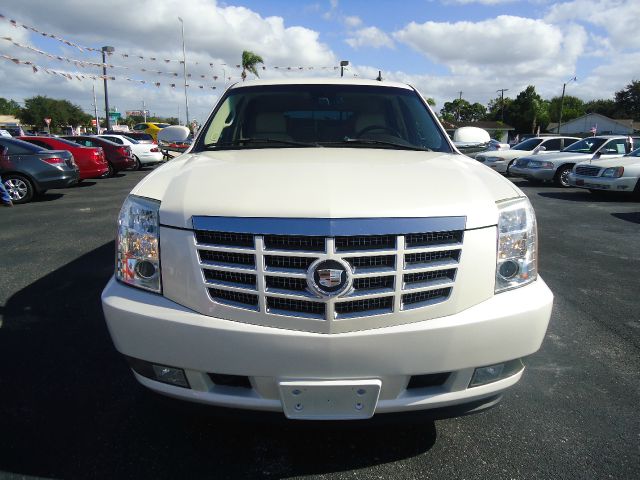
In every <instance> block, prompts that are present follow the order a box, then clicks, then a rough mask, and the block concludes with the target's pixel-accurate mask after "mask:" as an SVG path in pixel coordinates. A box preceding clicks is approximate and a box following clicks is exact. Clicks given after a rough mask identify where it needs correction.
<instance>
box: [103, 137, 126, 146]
mask: <svg viewBox="0 0 640 480" xmlns="http://www.w3.org/2000/svg"><path fill="white" fill-rule="evenodd" d="M104 138H106V139H107V140H109V141H111V142H113V143H117V144H118V145H122V144H124V142H123V141H122V139H120V138H118V137H104Z"/></svg>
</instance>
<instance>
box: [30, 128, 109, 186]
mask: <svg viewBox="0 0 640 480" xmlns="http://www.w3.org/2000/svg"><path fill="white" fill-rule="evenodd" d="M18 138H19V139H20V140H24V141H25V142H29V143H32V144H34V145H38V146H39V147H42V148H46V149H47V150H67V151H69V152H71V154H72V155H73V158H74V159H75V161H76V163H77V164H78V168H80V180H84V179H86V178H99V177H103V176H105V175H106V174H107V173H108V172H109V164H108V163H107V159H106V158H105V157H104V152H103V151H102V148H93V147H83V146H81V145H78V144H77V143H75V142H71V141H69V140H65V139H64V138H56V137H26V136H25V137H18Z"/></svg>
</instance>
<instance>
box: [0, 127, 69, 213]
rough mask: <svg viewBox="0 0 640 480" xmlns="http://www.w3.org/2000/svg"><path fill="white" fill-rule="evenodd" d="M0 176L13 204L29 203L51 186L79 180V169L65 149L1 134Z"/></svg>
mask: <svg viewBox="0 0 640 480" xmlns="http://www.w3.org/2000/svg"><path fill="white" fill-rule="evenodd" d="M2 147H6V149H7V154H6V155H3V156H0V177H2V182H3V183H4V186H5V188H6V189H7V191H8V192H9V195H10V196H11V199H12V200H13V203H27V202H29V201H31V200H32V199H33V197H34V195H39V194H42V193H44V192H45V191H47V190H48V189H50V188H65V187H69V186H71V185H74V184H76V183H78V181H79V179H80V170H79V169H78V166H77V165H76V162H75V161H74V159H73V155H71V153H69V152H67V151H66V150H45V149H44V148H42V147H39V146H37V145H33V144H31V143H28V142H23V141H22V140H17V139H14V138H5V137H0V149H2Z"/></svg>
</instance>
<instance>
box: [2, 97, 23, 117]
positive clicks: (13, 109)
mask: <svg viewBox="0 0 640 480" xmlns="http://www.w3.org/2000/svg"><path fill="white" fill-rule="evenodd" d="M18 113H20V105H19V104H18V102H16V101H15V100H7V99H6V98H2V97H0V115H15V116H17V115H18Z"/></svg>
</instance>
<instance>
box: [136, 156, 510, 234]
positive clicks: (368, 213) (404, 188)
mask: <svg viewBox="0 0 640 480" xmlns="http://www.w3.org/2000/svg"><path fill="white" fill-rule="evenodd" d="M132 193H133V194H135V195H140V196H144V197H148V198H154V199H157V200H160V201H161V207H160V221H161V223H162V224H163V225H170V226H175V227H180V228H192V220H191V218H192V217H193V216H231V217H289V218H372V217H373V218H378V217H441V216H447V217H448V216H466V217H467V223H466V226H467V228H477V227H483V226H487V225H495V224H496V221H497V208H496V206H495V202H496V201H497V200H501V199H506V198H514V197H519V196H522V193H521V192H520V190H518V189H517V188H516V187H515V186H514V185H513V184H512V183H511V182H510V181H508V180H506V179H505V178H503V177H502V176H501V175H500V174H498V173H496V172H494V171H493V170H491V169H490V168H487V167H485V166H484V165H482V164H481V163H479V162H476V161H475V160H471V159H469V158H466V157H464V156H462V155H454V154H443V153H437V152H414V151H405V150H389V149H366V148H281V149H277V148H269V149H254V150H226V151H210V152H202V153H198V154H185V155H182V156H181V157H178V158H176V159H175V160H172V161H170V162H169V163H167V164H165V165H163V166H162V167H160V168H158V169H156V170H155V171H154V172H152V173H151V174H149V175H148V176H147V177H146V178H145V179H144V180H143V181H142V182H141V183H139V184H138V185H137V186H136V188H135V189H134V190H133V192H132Z"/></svg>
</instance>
